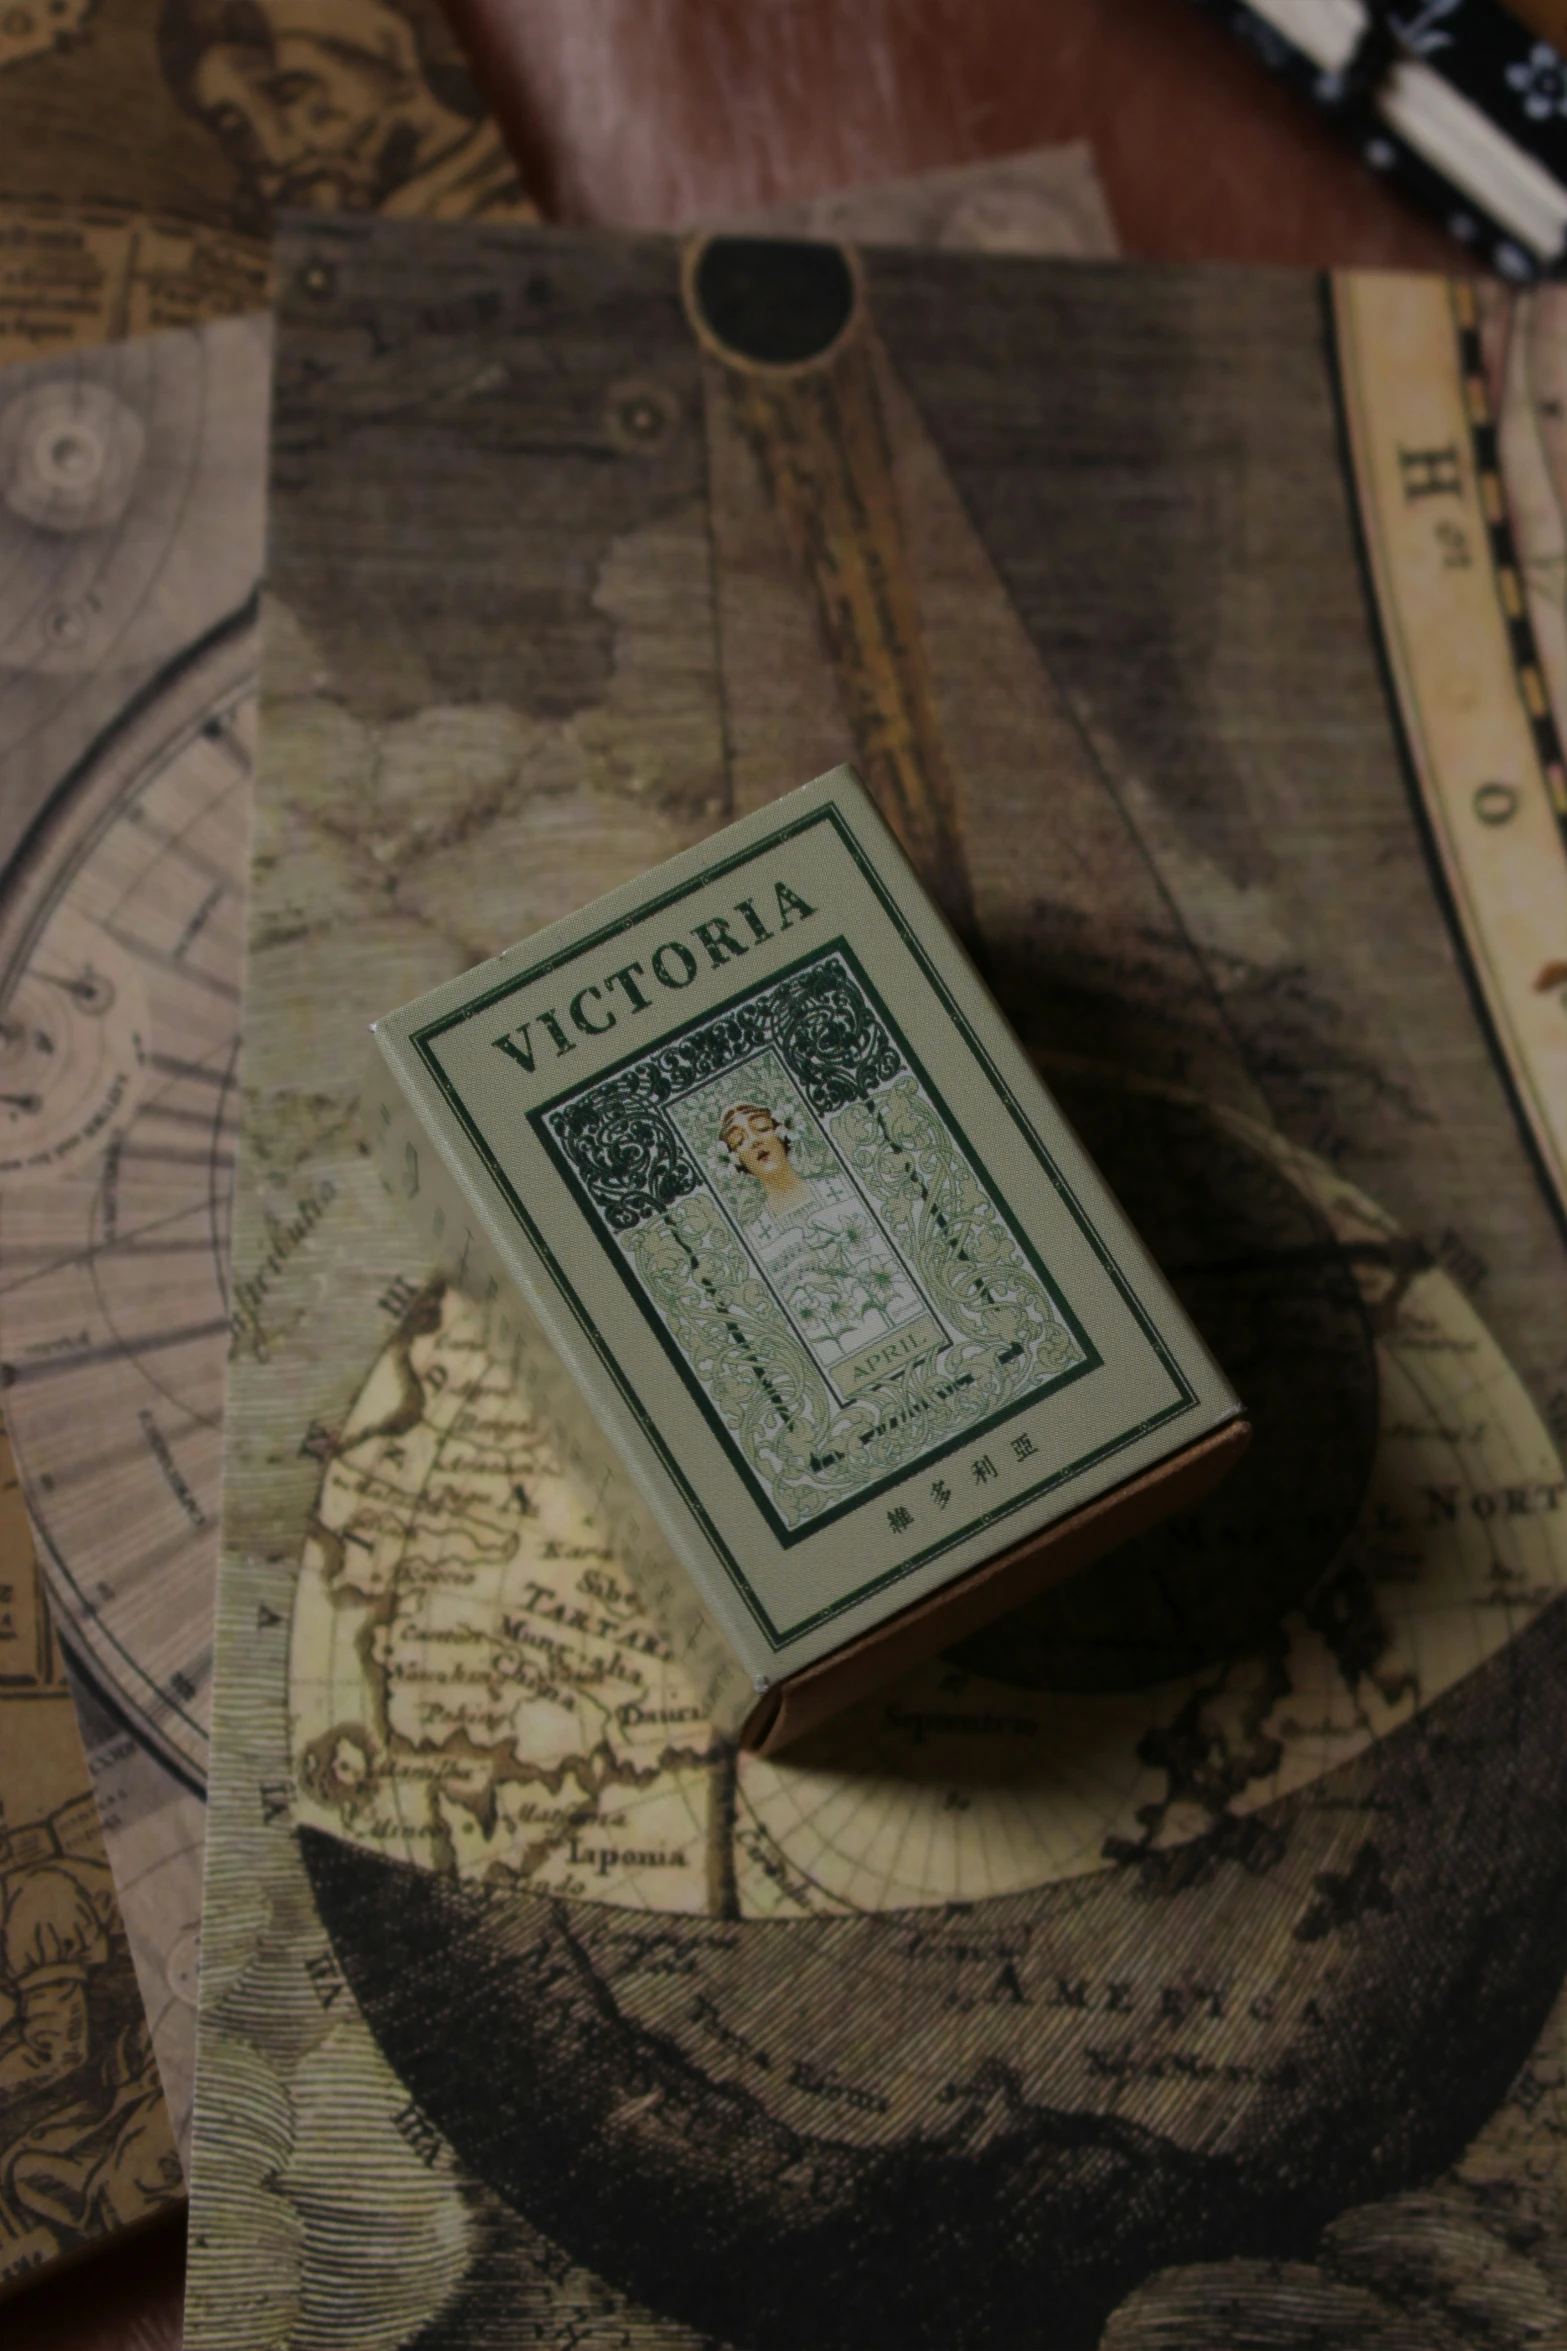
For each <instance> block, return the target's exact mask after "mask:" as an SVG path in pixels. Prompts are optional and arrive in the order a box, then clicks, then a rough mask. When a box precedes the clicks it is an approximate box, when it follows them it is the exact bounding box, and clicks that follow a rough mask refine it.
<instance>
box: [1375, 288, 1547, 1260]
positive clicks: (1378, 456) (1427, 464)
mask: <svg viewBox="0 0 1567 2351" xmlns="http://www.w3.org/2000/svg"><path fill="white" fill-rule="evenodd" d="M1334 313H1335V323H1336V327H1337V341H1338V354H1339V368H1340V382H1341V388H1342V396H1343V404H1344V419H1345V426H1346V431H1347V436H1348V440H1349V444H1350V449H1351V453H1352V457H1353V466H1354V474H1355V479H1356V484H1357V487H1358V490H1359V499H1360V516H1361V525H1362V530H1363V533H1364V545H1365V551H1366V557H1367V563H1368V568H1369V571H1370V574H1371V578H1372V582H1373V584H1374V588H1375V594H1376V601H1377V605H1378V608H1379V613H1380V618H1381V625H1382V638H1383V646H1384V651H1385V655H1386V660H1387V666H1388V671H1389V673H1390V680H1391V684H1392V687H1393V690H1394V693H1395V695H1396V699H1397V704H1398V710H1399V714H1400V717H1401V720H1402V724H1403V732H1404V739H1405V745H1406V749H1407V754H1408V762H1409V768H1410V773H1411V778H1412V781H1413V784H1414V786H1415V789H1416V791H1417V795H1418V799H1419V803H1420V807H1421V810H1422V812H1423V815H1424V819H1425V823H1426V826H1427V828H1428V831H1429V837H1430V840H1431V843H1432V846H1433V848H1434V852H1435V855H1436V858H1437V860H1438V862H1439V865H1440V869H1441V873H1442V876H1443V879H1444V881H1445V883H1446V887H1447V892H1448V896H1449V900H1450V904H1451V908H1452V912H1453V914H1454V917H1455V919H1456V923H1457V928H1458V931H1459V935H1460V936H1461V938H1462V941H1463V944H1464V947H1465V949H1466V950H1467V955H1468V960H1469V964H1470V968H1471V972H1472V975H1473V979H1474V983H1475V986H1476V989H1477V992H1478V995H1479V997H1480V999H1481V1002H1482V1005H1483V1008H1484V1010H1485V1012H1486V1013H1487V1014H1488V1015H1489V1019H1490V1023H1491V1027H1492V1031H1493V1034H1494V1037H1495V1041H1496V1044H1497V1046H1498V1047H1499V1049H1500V1053H1501V1056H1502V1059H1503V1061H1504V1062H1505V1065H1506V1069H1507V1072H1508V1076H1509V1079H1510V1083H1511V1089H1512V1092H1513V1097H1514V1101H1515V1103H1516V1106H1517V1108H1518V1111H1519V1115H1520V1117H1521V1118H1522V1119H1523V1121H1524V1123H1525V1125H1526V1128H1527V1131H1528V1134H1529V1136H1530V1139H1531V1141H1532V1143H1533V1146H1534V1150H1535V1154H1536V1156H1537V1159H1538V1161H1539V1163H1540V1165H1541V1167H1542V1169H1543V1171H1544V1173H1545V1175H1546V1177H1547V1179H1548V1181H1549V1184H1550V1186H1551V1189H1552V1192H1553V1194H1554V1198H1555V1201H1556V1203H1557V1206H1558V1208H1559V1209H1560V1210H1562V1211H1563V1212H1564V1213H1567V777H1564V771H1563V762H1562V748H1561V725H1562V714H1563V711H1564V708H1567V422H1564V415H1567V411H1564V406H1563V394H1564V393H1567V303H1564V302H1563V299H1562V297H1561V295H1560V294H1559V293H1558V292H1557V290H1556V289H1554V288H1548V289H1545V290H1544V291H1543V292H1542V293H1540V294H1538V295H1523V296H1502V295H1501V294H1500V293H1499V292H1498V293H1496V294H1495V295H1492V296H1487V294H1486V293H1484V292H1477V291H1476V289H1474V288H1472V287H1469V286H1461V285H1455V284H1450V283H1449V282H1447V281H1446V280H1443V279H1437V278H1420V277H1405V276H1398V277H1394V276H1382V275H1380V274H1377V275H1373V274H1371V273H1366V274H1363V275H1362V274H1357V275H1354V276H1347V277H1345V278H1342V279H1340V280H1339V282H1338V284H1337V286H1336V288H1335V292H1334Z"/></svg>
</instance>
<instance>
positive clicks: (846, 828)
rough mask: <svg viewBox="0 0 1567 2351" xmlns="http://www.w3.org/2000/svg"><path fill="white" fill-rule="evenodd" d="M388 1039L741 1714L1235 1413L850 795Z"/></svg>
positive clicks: (489, 968) (698, 860) (497, 976)
mask: <svg viewBox="0 0 1567 2351" xmlns="http://www.w3.org/2000/svg"><path fill="white" fill-rule="evenodd" d="M376 1036H377V1041H378V1043H379V1046H380V1049H381V1052H382V1054H383V1055H384V1056H385V1059H386V1062H387V1063H388V1064H389V1070H390V1074H391V1075H392V1076H393V1077H394V1078H395V1079H396V1081H397V1083H398V1085H399V1087H400V1089H401V1092H402V1094H403V1095H404V1097H405V1098H406V1103H407V1106H408V1108H409V1110H410V1111H411V1112H412V1114H413V1117H414V1119H415V1121H416V1123H417V1125H418V1126H419V1127H421V1128H422V1129H423V1131H424V1134H425V1136H426V1137H427V1139H428V1142H429V1143H431V1144H433V1145H434V1146H435V1147H436V1148H437V1149H438V1151H439V1153H440V1154H441V1156H442V1158H443V1159H444V1161H445V1162H446V1165H447V1168H448V1169H449V1171H450V1174H451V1176H452V1177H453V1178H454V1179H455V1184H456V1188H457V1194H458V1196H459V1198H460V1200H461V1203H462V1212H463V1214H464V1216H467V1214H468V1213H469V1212H470V1211H471V1216H472V1228H471V1230H472V1232H473V1233H474V1234H476V1235H477V1236H478V1237H479V1238H480V1240H481V1241H482V1242H483V1243H484V1244H485V1252H484V1253H485V1255H486V1257H487V1258H490V1259H492V1260H493V1259H494V1258H499V1260H500V1261H501V1263H502V1264H503V1266H504V1267H505V1269H506V1271H507V1273H509V1275H510V1276H511V1278H512V1280H513V1282H514V1284H515V1287H516V1290H517V1292H518V1293H519V1295H520V1297H521V1299H522V1302H523V1303H524V1305H525V1306H526V1307H527V1308H528V1309H529V1311H530V1312H531V1314H532V1316H533V1317H534V1318H535V1320H536V1321H537V1322H538V1323H539V1324H540V1325H542V1327H543V1331H544V1333H545V1335H546V1337H547V1338H548V1339H549V1340H550V1342H551V1343H552V1344H553V1346H554V1348H555V1349H556V1351H557V1352H558V1353H559V1354H560V1355H561V1356H562V1357H563V1358H564V1360H565V1363H566V1365H567V1367H568V1368H569V1370H570V1371H571V1373H572V1374H573V1376H574V1377H575V1379H576V1381H577V1382H578V1384H579V1386H580V1387H581V1388H582V1389H583V1390H584V1391H585V1393H586V1396H587V1400H588V1402H589V1405H590V1407H591V1410H592V1413H593V1417H594V1419H595V1420H596V1422H597V1423H598V1425H599V1427H600V1428H601V1429H602V1430H603V1431H604V1432H605V1433H606V1434H607V1435H608V1436H609V1438H610V1439H611V1441H612V1443H613V1445H614V1448H615V1450H616V1452H617V1453H618V1454H619V1456H620V1457H621V1459H622V1460H623V1462H624V1463H625V1464H626V1466H627V1468H628V1469H629V1470H630V1472H631V1475H632V1476H633V1478H634V1480H635V1481H636V1483H637V1485H638V1486H639V1487H640V1489H641V1491H642V1494H643V1496H644V1498H645V1501H646V1503H647V1505H648V1507H649V1508H650V1509H651V1511H652V1512H653V1513H654V1515H655V1516H656V1518H657V1520H658V1522H659V1524H660V1527H661V1529H662V1532H663V1535H664V1537H665V1538H666V1540H667V1541H668V1543H669V1545H670V1546H671V1548H672V1549H673V1551H674V1553H675V1555H676V1558H677V1559H678V1560H679V1561H680V1563H681V1564H682V1565H683V1567H684V1568H685V1570H686V1572H687V1574H688V1575H689V1576H690V1578H691V1580H692V1582H693V1583H694V1585H695V1587H696V1590H697V1593H698V1595H699V1596H700V1598H701V1601H702V1603H703V1605H704V1607H705V1608H706V1610H707V1612H708V1614H709V1616H710V1617H711V1619H712V1620H713V1621H714V1622H715V1623H716V1625H717V1626H718V1628H719V1630H720V1631H721V1632H722V1634H723V1635H724V1637H725V1639H726V1641H727V1643H728V1645H729V1647H730V1648H731V1650H732V1651H733V1652H734V1654H735V1656H736V1657H737V1659H738V1661H739V1662H740V1663H741V1664H742V1665H743V1666H744V1667H745V1669H746V1670H747V1672H748V1673H750V1674H751V1675H752V1677H753V1678H754V1679H758V1680H767V1681H775V1680H777V1679H779V1678H781V1677H782V1676H785V1675H787V1674H790V1673H792V1672H795V1671H796V1670H798V1669H799V1668H800V1667H802V1666H804V1665H806V1664H808V1663H811V1662H812V1661H814V1660H815V1659H817V1658H819V1657H821V1656H824V1655H825V1654H827V1653H828V1652H829V1651H831V1650H834V1649H836V1648H838V1647H840V1646H841V1645H842V1644H844V1643H845V1642H847V1641H849V1640H851V1639H853V1638H854V1637H856V1636H857V1635H859V1634H861V1633H863V1632H865V1631H867V1630H869V1629H870V1628H872V1627H873V1626H875V1625H877V1624H878V1623H880V1622H881V1621H883V1620H884V1619H885V1618H886V1617H888V1616H891V1615H893V1614H894V1613H896V1612H897V1611H898V1610H900V1609H902V1608H903V1607H905V1606H906V1605H907V1604H908V1603H909V1602H911V1601H913V1600H916V1599H920V1598H922V1597H924V1596H925V1595H926V1594H927V1593H930V1592H932V1591H934V1590H935V1589H936V1588H938V1587H939V1586H942V1585H944V1584H946V1583H948V1582H950V1581H951V1580H952V1579H954V1578H955V1577H957V1576H959V1575H960V1574H962V1573H964V1572H965V1571H966V1570H968V1569H969V1568H971V1567H973V1566H975V1565H976V1564H977V1563H979V1562H981V1561H983V1560H985V1559H988V1558H990V1557H992V1556H993V1555H994V1554H996V1553H997V1552H999V1551H1002V1550H1006V1549H1011V1548H1012V1547H1014V1546H1015V1545H1017V1544H1019V1543H1021V1542H1022V1541H1024V1540H1025V1539H1026V1538H1027V1537H1028V1536H1030V1535H1032V1534H1034V1533H1037V1532H1038V1531H1039V1530H1040V1529H1042V1528H1044V1527H1046V1526H1049V1525H1051V1524H1053V1523H1054V1522H1055V1521H1057V1520H1059V1519H1060V1518H1062V1517H1064V1516H1065V1515H1067V1513H1068V1512H1070V1511H1073V1510H1075V1509H1077V1508H1078V1507H1080V1506H1081V1505H1082V1504H1084V1503H1086V1502H1088V1501H1091V1500H1093V1499H1094V1498H1095V1497H1097V1496H1099V1495H1101V1494H1103V1493H1105V1492H1107V1491H1108V1490H1109V1489H1110V1488H1112V1487H1114V1486H1116V1485H1119V1484H1121V1483H1122V1482H1123V1481H1124V1480H1126V1479H1128V1478H1130V1477H1132V1476H1134V1475H1136V1474H1137V1473H1138V1472H1139V1471H1142V1470H1145V1469H1147V1468H1148V1467H1150V1466H1151V1465H1152V1464H1153V1463H1155V1462H1157V1461H1160V1460H1161V1459H1163V1458H1164V1457H1165V1456H1167V1455H1168V1454H1170V1453H1172V1452H1175V1451H1177V1450H1178V1449H1180V1448H1182V1447H1184V1446H1185V1445H1187V1444H1189V1443H1192V1442H1195V1441H1196V1440H1197V1439H1198V1438H1200V1437H1202V1436H1203V1435H1205V1434H1206V1433H1207V1432H1208V1431H1209V1430H1211V1429H1213V1428H1214V1427H1216V1426H1217V1425H1218V1424H1219V1423H1220V1422H1223V1421H1225V1420H1228V1419H1231V1418H1233V1417H1234V1416H1235V1415H1236V1414H1237V1412H1238V1411H1239V1405H1238V1403H1237V1400H1236V1398H1235V1396H1234V1395H1233V1394H1232V1392H1231V1390H1230V1389H1229V1387H1228V1386H1227V1384H1226V1382H1225V1380H1224V1378H1223V1376H1222V1374H1221V1373H1220V1372H1219V1370H1218V1368H1217V1366H1216V1365H1215V1364H1214V1362H1213V1360H1212V1358H1211V1357H1210V1356H1209V1354H1208V1352H1207V1350H1206V1349H1205V1347H1204V1346H1203V1344H1202V1342H1201V1340H1200V1339H1199V1338H1198V1336H1197V1334H1196V1332H1195V1331H1194V1330H1193V1328H1192V1327H1191V1325H1190V1323H1189V1322H1188V1321H1187V1319H1186V1317H1185V1315H1184V1314H1183V1312H1182V1310H1181V1308H1180V1307H1179V1305H1178V1304H1177V1303H1176V1301H1175V1299H1174V1297H1173V1296H1172V1295H1171V1293H1170V1291H1169V1289H1168V1288H1167V1286H1166V1285H1165V1283H1164V1281H1163V1280H1162V1278H1161V1277H1160V1275H1159V1273H1158V1272H1157V1270H1156V1269H1155V1267H1154V1266H1153V1264H1152V1263H1151V1261H1150V1260H1149V1258H1148V1256H1147V1254H1146V1252H1145V1251H1144V1250H1143V1248H1142V1247H1141V1245H1140V1243H1139V1242H1138V1240H1137V1238H1136V1236H1135V1235H1134V1233H1133V1232H1132V1231H1131V1229H1130V1227H1129V1226H1128V1224H1127V1222H1126V1220H1125V1218H1124V1217H1123V1216H1122V1214H1121V1212H1120V1210H1119V1209H1118V1207H1117V1206H1116V1203H1115V1201H1114V1200H1113V1198H1112V1197H1111V1195H1110V1194H1109V1192H1108V1191H1107V1189H1106V1187H1105V1185H1104V1183H1103V1182H1102V1180H1101V1179H1100V1177H1099V1176H1098V1174H1097V1173H1096V1171H1095V1169H1094V1167H1093V1165H1092V1163H1091V1162H1090V1161H1089V1159H1088V1158H1087V1156H1086V1154H1085V1153H1084V1151H1083V1149H1082V1147H1081V1145H1080V1144H1079V1143H1078V1141H1077V1139H1076V1137H1075V1136H1074V1135H1073V1133H1072V1131H1071V1129H1070V1127H1069V1126H1068V1125H1067V1123H1066V1121H1065V1120H1064V1118H1063V1117H1062V1115H1061V1113H1060V1112H1059V1111H1058V1110H1057V1108H1056V1106H1055V1104H1054V1103H1053V1102H1052V1100H1051V1098H1050V1096H1049V1094H1048V1093H1047V1092H1046V1090H1045V1088H1044V1087H1043V1086H1042V1085H1041V1083H1040V1081H1039V1079H1038V1077H1037V1076H1036V1075H1035V1073H1034V1071H1033V1069H1032V1068H1031V1067H1030V1065H1029V1063H1028V1062H1027V1060H1026V1059H1025V1058H1024V1055H1023V1053H1022V1051H1021V1049H1020V1048H1019V1046H1018V1044H1017V1042H1016V1040H1015V1039H1014V1037H1013V1036H1012V1034H1011V1032H1010V1030H1009V1029H1008V1028H1007V1026H1006V1024H1005V1022H1004V1021H1003V1019H1002V1018H1001V1015H1000V1014H999V1012H998V1011H997V1009H996V1007H995V1005H994V1003H993V1001H992V1000H991V998H990V996H989V994H988V992H987V991H986V989H985V988H984V986H983V984H982V983H981V981H980V980H979V978H978V977H977V975H976V973H975V972H974V970H973V967H972V965H971V964H970V963H969V961H968V959H967V957H966V956H965V955H964V954H963V952H962V950H961V948H960V947H959V946H958V945H957V943H956V942H955V940H954V939H953V937H952V934H951V932H950V931H949V930H948V929H947V927H946V925H945V923H944V922H943V920H942V918H941V917H940V916H939V915H938V914H937V912H936V911H935V909H934V908H933V906H932V905H931V903H930V901H929V899H928V898H927V896H926V895H925V892H924V890H923V889H922V887H921V885H920V883H919V881H918V879H917V878H916V876H915V874H914V872H913V870H912V868H911V867H910V865H909V864H908V861H907V859H906V858H905V857H904V855H903V852H902V850H901V849H900V848H899V847H898V845H897V843H896V842H895V841H894V839H893V837H892V835H891V833H890V832H889V831H888V829H887V827H886V826H885V824H884V823H883V822H882V819H881V817H880V816H879V815H878V813H877V811H876V810H875V808H874V806H873V805H872V803H871V801H870V800H869V798H868V797H867V795H866V794H865V792H864V790H863V789H862V787H861V786H860V784H859V782H858V779H857V778H856V777H855V776H854V774H853V773H852V771H851V770H849V769H847V768H839V769H837V770H835V771H834V772H833V773H832V774H830V775H828V776H824V777H822V778H820V779H819V780H818V781H817V782H815V783H813V784H809V785H807V786H806V787H805V788H804V789H803V790H802V791H798V792H795V793H793V794H791V795H790V796H789V797H787V798H785V799H782V800H779V801H776V802H774V803H773V804H772V805H771V806H770V807H768V808H766V809H764V810H762V811H760V812H759V813H757V814H756V815H753V816H750V817H748V818H746V819H745V820H743V821H742V822H741V823H738V824H736V825H733V826H731V827H729V828H728V829H727V830H726V831H724V832H722V833H720V834H718V835H716V836H714V837H713V838H711V839H709V840H708V841H706V842H704V843H703V844H701V845H700V846H699V847H698V848H696V849H693V850H690V851H687V852H686V853H685V854H684V855H682V856H680V857H677V858H674V859H672V860H671V861H670V862H669V863H668V864H666V865H662V866H660V867H658V868H657V869H656V870H655V871H654V872H652V873H650V874H647V875H645V876H644V877H643V878H642V879H641V880H640V881H637V882H634V883H631V884H628V885H627V886H626V887H624V888H622V889H619V890H616V891H614V892H612V893H611V894H610V895H609V896H607V897H604V898H600V899H598V900H596V901H595V902H594V903H593V904H592V905H590V906H588V907H585V908H584V909H583V910H582V911H581V912H580V913H578V914H574V915H572V916H569V917H568V918H567V919H565V920H564V921H561V922H558V923H555V924H552V925H551V926H550V927H549V928H548V929H546V930H544V931H541V932H538V933H536V934H535V936H534V937H533V938H531V939H529V940H527V941H525V942H524V943H523V944H521V945H519V946H517V947H514V948H511V949H509V950H508V951H507V952H506V953H505V954H503V955H500V956H498V957H496V958H495V959H494V960H493V961H491V962H489V963H485V964H481V965H480V966H479V967H478V968H477V969H475V970H473V971H470V972H467V973H465V974H464V975H463V976H462V977H461V978H459V979H457V980H454V981H451V982H450V983H449V984H447V985H446V986H444V987H441V988H437V989H436V990H434V991H433V992H432V993H431V994H430V995H428V996H425V997H423V998H421V999H420V1000H419V1001H418V1002H417V1003H414V1004H411V1005H406V1006H404V1007H403V1008H402V1009H401V1010H400V1011H398V1012H396V1013H393V1014H391V1015H390V1016H389V1017H388V1018H386V1019H385V1020H383V1021H381V1022H379V1023H378V1024H377V1028H376ZM458 1254H459V1256H460V1255H461V1251H460V1250H459V1251H458Z"/></svg>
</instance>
